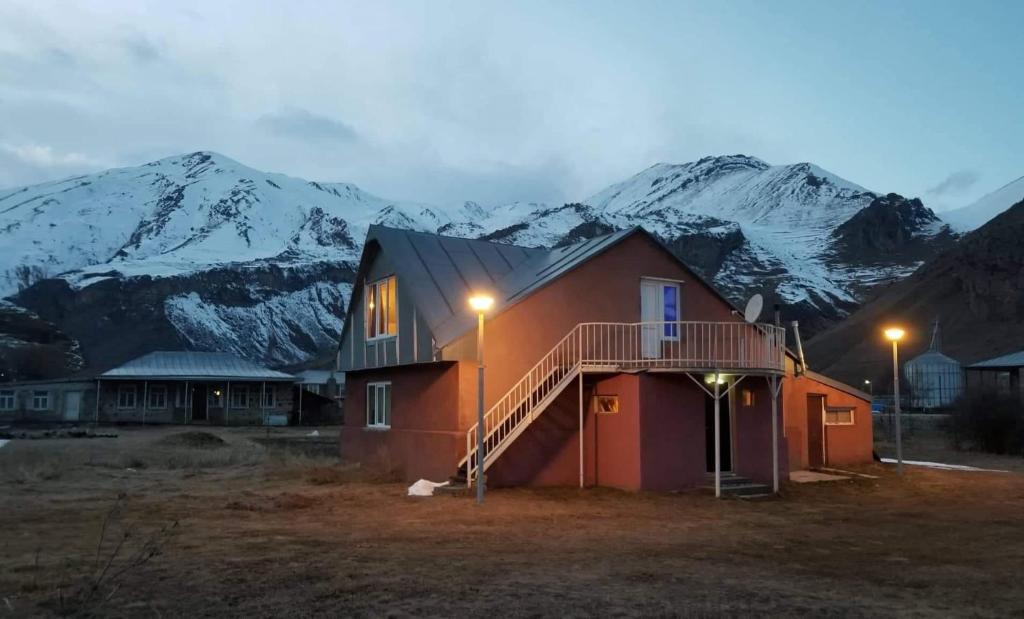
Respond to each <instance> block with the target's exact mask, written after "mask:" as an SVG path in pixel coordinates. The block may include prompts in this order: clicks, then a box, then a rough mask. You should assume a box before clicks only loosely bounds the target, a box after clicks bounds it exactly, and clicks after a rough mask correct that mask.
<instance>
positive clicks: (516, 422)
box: [463, 325, 580, 485]
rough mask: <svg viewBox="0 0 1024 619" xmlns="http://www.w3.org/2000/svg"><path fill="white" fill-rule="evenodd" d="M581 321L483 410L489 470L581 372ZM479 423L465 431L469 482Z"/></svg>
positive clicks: (472, 470)
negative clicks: (503, 393)
mask: <svg viewBox="0 0 1024 619" xmlns="http://www.w3.org/2000/svg"><path fill="white" fill-rule="evenodd" d="M579 334H580V325H577V326H576V327H575V328H574V329H573V330H572V331H570V332H569V333H568V334H567V335H566V336H565V337H563V338H562V339H561V340H560V341H559V342H558V343H557V344H555V346H554V347H553V348H552V349H551V350H550V351H548V353H547V354H546V355H544V357H542V358H541V360H540V361H538V362H537V364H536V365H534V366H533V367H532V368H530V370H529V371H528V372H526V374H525V375H524V376H523V377H522V378H521V379H520V380H519V382H517V383H516V384H515V385H513V386H512V388H511V389H509V390H508V391H507V392H506V393H505V395H503V396H502V397H501V398H500V399H498V401H497V402H496V403H495V404H494V406H492V407H491V408H490V409H489V410H488V411H487V413H486V414H484V454H486V455H487V458H486V461H485V463H484V469H485V470H486V469H487V468H488V467H489V466H490V465H491V463H492V462H493V461H494V460H495V459H496V458H497V457H498V456H499V455H500V454H501V452H502V451H504V450H505V448H506V447H507V446H508V445H510V444H511V443H512V440H513V439H515V437H516V436H518V435H519V434H520V433H521V432H522V431H523V430H525V429H526V426H528V425H529V423H530V422H531V421H533V419H534V417H535V416H536V414H538V413H540V412H542V411H543V410H544V408H546V407H547V405H548V404H550V401H551V400H552V399H554V398H555V397H557V395H558V394H559V393H561V392H562V389H564V388H565V385H567V384H568V383H569V382H571V381H572V379H573V378H575V377H576V375H577V374H579V370H580V367H579V364H580V337H579ZM478 430H479V425H478V424H473V425H472V426H471V427H470V428H469V430H468V431H467V432H466V458H465V459H464V460H463V462H464V463H465V466H466V483H467V485H468V484H469V483H470V482H471V481H472V479H473V476H474V475H475V474H476V468H477V467H476V464H477V463H476V449H477V431H478Z"/></svg>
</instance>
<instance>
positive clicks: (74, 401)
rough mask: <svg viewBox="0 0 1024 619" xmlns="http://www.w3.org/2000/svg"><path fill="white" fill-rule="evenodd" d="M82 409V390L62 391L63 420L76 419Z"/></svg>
mask: <svg viewBox="0 0 1024 619" xmlns="http://www.w3.org/2000/svg"><path fill="white" fill-rule="evenodd" d="M81 410H82V392H81V391H67V392H65V393H64V421H78V415H79V413H80V412H81Z"/></svg>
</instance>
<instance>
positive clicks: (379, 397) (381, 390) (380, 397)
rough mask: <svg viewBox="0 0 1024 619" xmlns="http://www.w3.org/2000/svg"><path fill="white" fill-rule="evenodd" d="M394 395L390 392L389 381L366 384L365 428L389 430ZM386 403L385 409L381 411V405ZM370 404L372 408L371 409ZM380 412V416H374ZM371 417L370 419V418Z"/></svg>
mask: <svg viewBox="0 0 1024 619" xmlns="http://www.w3.org/2000/svg"><path fill="white" fill-rule="evenodd" d="M393 397H394V394H393V393H392V391H391V381H382V382H375V383H367V384H366V427H367V428H371V429H374V430H389V429H391V412H392V409H393V408H394V406H393V404H394V402H393ZM383 403H386V405H387V406H386V408H384V410H383V411H382V410H381V404H383ZM371 404H373V407H372V408H371ZM378 412H380V414H379V415H378V414H376V413H378ZM371 416H372V418H371Z"/></svg>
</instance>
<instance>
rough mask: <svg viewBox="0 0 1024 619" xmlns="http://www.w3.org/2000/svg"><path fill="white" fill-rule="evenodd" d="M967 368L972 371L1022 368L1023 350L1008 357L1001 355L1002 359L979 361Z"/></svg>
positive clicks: (1023, 363)
mask: <svg viewBox="0 0 1024 619" xmlns="http://www.w3.org/2000/svg"><path fill="white" fill-rule="evenodd" d="M967 367H969V368H973V369H984V368H1019V367H1024V350H1021V351H1018V352H1015V353H1010V354H1008V355H1003V356H1002V357H995V358H993V359H986V360H985V361H979V362H977V363H974V364H972V365H969V366H967Z"/></svg>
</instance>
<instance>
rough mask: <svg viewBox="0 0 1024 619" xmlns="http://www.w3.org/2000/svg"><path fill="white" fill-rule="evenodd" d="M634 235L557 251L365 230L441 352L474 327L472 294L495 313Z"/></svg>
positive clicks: (594, 240)
mask: <svg viewBox="0 0 1024 619" xmlns="http://www.w3.org/2000/svg"><path fill="white" fill-rule="evenodd" d="M637 230H638V229H637V228H633V229H629V230H622V231H619V232H613V233H611V234H606V235H603V236H599V237H595V238H592V239H588V240H586V241H582V242H580V243H576V244H575V245H570V246H568V247H561V248H556V249H535V248H529V247H520V246H517V245H506V244H503V243H495V242H491V241H480V240H471V239H461V238H455V237H448V236H441V235H437V234H429V233H425V232H413V231H411V230H401V229H398V228H388V227H386V226H376V225H375V226H371V227H370V231H369V233H368V234H367V237H366V238H367V244H369V243H370V242H371V241H375V242H376V243H378V244H379V245H380V248H381V250H382V251H383V252H384V253H385V254H386V255H387V256H388V260H389V261H390V262H391V263H392V264H393V265H394V267H395V270H396V275H397V276H398V277H399V280H400V281H401V282H402V283H401V284H400V285H402V286H406V287H407V290H408V291H409V293H410V294H411V295H412V297H413V301H414V302H415V304H416V310H417V312H419V313H420V314H421V315H422V316H423V319H424V320H425V321H426V323H427V325H428V326H429V327H430V331H431V333H433V335H434V339H435V341H436V343H437V345H438V346H444V345H446V344H449V343H451V342H452V341H454V340H455V339H457V338H458V337H459V336H461V335H462V334H464V333H465V332H467V331H469V330H470V329H472V328H473V326H474V325H475V324H476V318H475V316H474V315H473V313H472V312H471V311H470V310H469V309H468V308H467V306H466V302H467V299H468V298H469V297H470V296H471V295H472V294H473V293H475V292H486V293H489V294H491V295H492V296H493V297H494V301H495V304H494V309H493V312H494V313H497V312H500V311H502V310H503V309H504V308H506V307H508V306H509V305H512V304H514V303H516V302H517V301H519V300H521V299H523V298H525V297H527V296H528V295H529V294H530V293H532V292H533V291H535V290H537V289H538V288H540V287H542V286H544V285H545V284H547V283H549V282H551V281H553V280H555V279H557V278H559V277H561V276H562V275H564V274H565V273H566V272H568V271H570V270H572V269H573V268H575V267H576V266H579V265H580V264H581V263H583V262H585V261H587V260H589V259H590V258H592V257H594V256H596V255H597V254H599V253H600V252H602V251H603V250H605V249H607V248H608V247H611V246H612V245H614V244H616V243H618V242H619V241H620V240H622V239H623V238H625V237H626V236H628V235H630V234H631V233H633V232H635V231H637Z"/></svg>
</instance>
